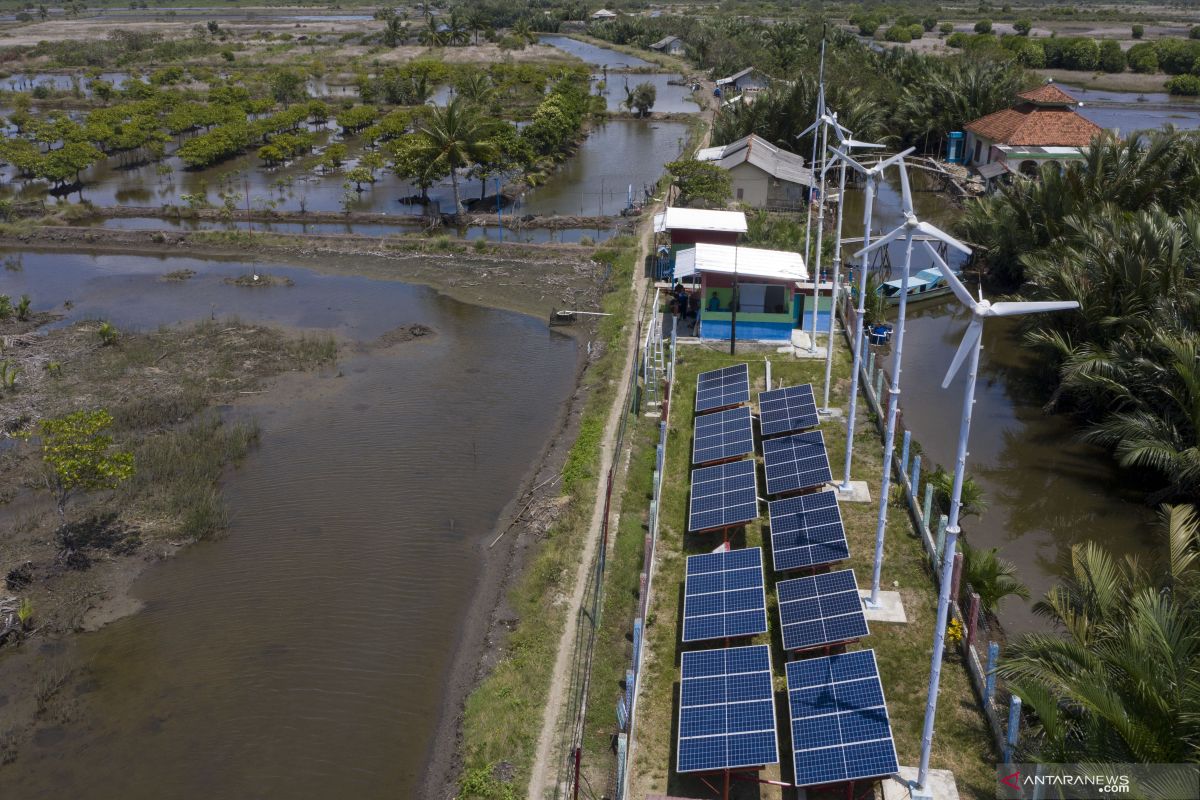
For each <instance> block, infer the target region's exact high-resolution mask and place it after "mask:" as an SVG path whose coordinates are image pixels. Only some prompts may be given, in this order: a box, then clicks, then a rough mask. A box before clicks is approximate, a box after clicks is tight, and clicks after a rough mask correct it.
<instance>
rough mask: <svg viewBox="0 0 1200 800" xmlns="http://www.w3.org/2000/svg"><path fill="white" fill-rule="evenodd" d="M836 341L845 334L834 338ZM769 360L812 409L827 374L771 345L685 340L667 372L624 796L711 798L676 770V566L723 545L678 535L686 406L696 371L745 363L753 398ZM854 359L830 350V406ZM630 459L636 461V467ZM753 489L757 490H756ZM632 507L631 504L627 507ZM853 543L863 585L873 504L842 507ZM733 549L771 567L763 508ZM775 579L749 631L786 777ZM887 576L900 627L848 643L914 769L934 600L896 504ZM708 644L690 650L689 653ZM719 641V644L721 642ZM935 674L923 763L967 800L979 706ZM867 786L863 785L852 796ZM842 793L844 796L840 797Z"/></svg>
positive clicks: (878, 457) (989, 759) (859, 463)
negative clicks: (879, 685)
mask: <svg viewBox="0 0 1200 800" xmlns="http://www.w3.org/2000/svg"><path fill="white" fill-rule="evenodd" d="M838 343H839V344H841V341H840V340H839V341H838ZM764 357H765V358H769V359H770V360H771V366H772V382H773V385H774V386H776V387H778V386H780V385H790V384H797V383H807V382H811V383H812V384H813V386H814V388H815V390H816V392H817V400H818V404H820V400H821V392H822V386H823V379H824V361H808V360H797V359H795V358H792V357H790V356H782V355H778V354H776V353H775V352H774V350H773V348H772V349H768V350H763V349H759V350H751V349H749V348H746V347H739V353H738V355H737V356H730V355H729V352H728V346H727V345H725V346H723V347H715V346H714V347H709V346H704V345H692V346H687V347H681V348H680V349H679V358H678V361H677V364H676V369H675V381H676V382H675V386H674V390H673V393H672V398H671V401H672V408H671V419H670V432H669V435H668V440H669V447H668V452H667V456H666V467H665V476H664V477H665V480H664V490H663V501H662V503H663V504H662V519H661V523H660V539H659V544H658V552H657V559H658V563H657V566H656V568H657V570H658V572H657V573H656V577H655V582H654V597H653V598H652V605H651V612H650V614H649V615H648V619H647V630H646V636H647V656H646V663H645V667H644V670H645V671H644V673H643V678H642V679H643V681H644V686H643V694H642V697H641V700H640V702H639V705H638V717H639V718H638V721H637V725H636V734H635V740H636V749H635V752H634V761H633V764H632V783H631V792H630V796H631V797H645V796H646V795H647V794H648V793H667V794H671V795H677V796H683V797H705V796H710V795H711V794H712V792H711V790H710V789H708V787H706V786H705V785H704V784H703V783H702V782H701V781H699V780H697V779H696V778H694V777H689V776H681V775H678V774H676V772H675V771H674V762H675V745H674V743H675V737H676V723H677V713H678V708H677V702H678V689H679V684H678V680H679V662H680V653H681V651H682V649H683V647H682V646H681V644H680V638H681V637H680V633H681V622H680V606H681V602H682V598H683V583H684V567H685V559H686V557H687V556H688V555H692V554H695V553H703V552H708V551H710V550H712V549H713V548H715V547H716V546H717V545H719V544H720V543H721V539H720V534H704V535H698V536H693V535H690V534H686V530H687V502H688V489H689V483H690V468H691V464H690V460H691V443H692V435H691V431H692V424H693V405H694V399H695V387H696V376H697V374H698V373H700V372H703V371H706V370H710V369H716V368H719V367H723V366H729V365H731V364H734V363H737V362H739V361H744V362H748V363H749V365H750V377H751V389H752V391H751V395H752V397H756V396H757V392H758V391H761V390H762V389H764V388H765V368H764V363H763V360H764ZM849 362H850V356H849V353H848V352H847V350H846V349H845V348H844V347H839V349H838V351H837V352H836V353H835V362H834V389H833V394H832V398H831V404H832V405H835V406H839V407H841V408H843V409H845V406H846V397H847V392H848V390H849V374H850V363H849ZM859 419H860V420H861V423H860V425H859V426H858V430H857V433H856V445H855V463H854V469H853V477H854V478H855V479H858V480H865V481H867V483H868V484H869V485H870V486H871V490H872V494H873V495H877V493H878V487H879V481H880V477H881V464H882V461H883V452H882V451H883V448H882V446H881V443H880V437H879V436H878V435H877V433H876V430H875V427H874V424H873V422H872V421H871V419H870V415H869V413H867V412H866V410H865V403H861V402H860V405H859ZM844 426H845V422H844V420H843V419H841V418H838V419H834V420H831V421H829V422H826V423H825V424H823V425H822V426H821V430H822V431H823V432H824V434H825V444H826V447H827V448H828V451H829V455H830V461H831V465H832V466H833V469H834V475H835V477H837V476H838V475H840V469H841V464H842V462H843V459H844V455H845V437H844V430H845V427H844ZM635 466H637V465H636V462H635ZM759 493H760V496H762V495H764V494H765V487H764V486H762V485H761V480H760V487H759ZM627 510H628V509H627ZM841 510H842V517H843V519H844V520H845V525H846V532H847V537H848V539H849V543H850V560H849V562H848V563H847V564H846V565H845V566H848V567H851V568H853V569H854V570H855V575H856V576H857V578H858V584H859V586H860V587H861V588H867V587H869V585H870V580H871V562H872V557H873V553H874V536H875V525H876V517H877V513H878V505H877V502H872V503H861V504H854V503H843V504H841ZM732 542H733V544H734V546H736V547H743V546H744V547H765V549H766V550H767V553H768V562H769V550H770V547H769V529H768V525H767V517H766V509H765V508H763V515H762V516H761V517H760V518H759V520H758V521H756V522H755V523H752V524H750V525H749V526H747V527H746V529H745V531H744V533H741V532H739V533H738V534H737V535H736V536H735V537H734V539H733V540H732ZM778 577H779V576H777V575H776V574H775V573H773V571H772V570H771V569H770V567H768V569H767V604H768V619H769V621H770V625H771V630H770V631H768V633H767V634H764V635H762V636H759V637H757V638H756V639H755V640H754V642H752V643H754V644H769V645H771V647H772V663H773V665H774V667H775V671H776V679H775V685H776V690H777V695H776V700H777V716H778V719H779V720H780V724H779V746H780V755H781V763H780V764H779V765H777V766H772V767H769V768H768V769H767V770H766V771H765V772H764V773H763V775H762V777H764V778H772V779H777V780H782V781H785V782H788V783H790V782H791V780H792V758H791V750H790V747H791V741H790V734H789V727H788V725H787V723H786V719H787V692H786V681H785V678H784V669H783V665H784V663H785V661H786V658H785V654H784V651H783V649H782V646H781V642H780V637H779V629H778V623H779V617H778V612H777V609H776V608H775V602H776V601H775V593H774V591H773V587H774V584H775V582H776V580H777V578H778ZM883 581H884V585H885V587H886V588H889V589H891V588H894V587H893V583H894V584H895V587H898V589H899V591H900V592H901V594H902V595H903V598H904V607H905V611H906V613H907V615H908V620H909V621H908V623H907V624H905V625H894V624H885V623H879V622H876V623H871V624H870V628H871V634H870V636H868V637H867V638H865V639H864V640H863V641H862V642H861V643H860V644H858V645H852V648H853V649H859V648H874V650H875V654H876V658H877V660H878V662H879V669H880V673H881V675H882V678H883V686H884V693H885V695H886V697H887V701H888V710H889V713H890V716H891V721H892V728H893V731H894V734H895V738H896V749H897V752H898V754H899V758H900V764H901V765H904V766H909V765H911V766H916V764H917V763H918V760H919V754H920V739H921V725H922V722H923V719H924V712H925V688H926V685H927V681H928V676H929V659H930V654H931V652H932V647H933V642H932V640H933V630H932V628H933V623H934V620H935V617H936V603H937V596H936V594H935V591H934V587H933V582H932V577H931V574H930V571H929V568H928V567H927V561H926V559H925V555H924V551H923V550H922V548H921V543H920V540H919V539H918V538H917V537H916V535H915V534H914V533H913V532H912V530H911V526H910V522H909V518H908V515H907V513H906V511H905V509H904V508H903V507H902V506H901V505H898V504H893V505H892V508H891V510H890V511H889V514H888V537H887V544H886V550H885V560H884V570H883ZM711 646H714V645H713V644H712V643H709V644H708V645H697V646H696V649H707V648H708V647H711ZM718 646H719V645H718ZM952 658H953V661H952V662H951V663H949V664H947V665H946V668H944V669H943V672H942V683H941V698H940V701H939V705H938V718H937V728H936V734H935V737H934V745H933V755H932V759H931V764H932V766H933V768H935V769H939V768H940V769H949V770H952V771H953V772H954V773H955V776H956V778H957V781H958V790H959V793H960V794H961V795H962V796H963V797H978V798H982V797H989V798H990V797H993V796H994V789H993V785H994V780H995V778H994V771H993V764H994V763H995V759H994V756H993V754H992V751H991V744H990V740H989V736H988V733H987V728H986V723H985V722H984V719H983V715H982V712H980V711H979V709H978V706H977V701H976V698H975V695H974V694H973V691H972V689H971V685H970V681H969V678H968V675H967V672H966V668H965V666H963V665H962V664H961V663H960V662H959V661H958V656H957V655H955V656H953V657H952ZM733 788H734V792H735V796H739V797H741V796H746V797H757V796H765V797H777V796H780V792H781V790H780V789H778V788H775V787H770V786H766V785H756V784H752V783H738V782H734V783H733ZM864 791H866V792H868V793H869V787H867V786H861V787H859V792H860V793H861V792H864ZM838 796H839V797H840V796H843V795H841V794H840V793H838Z"/></svg>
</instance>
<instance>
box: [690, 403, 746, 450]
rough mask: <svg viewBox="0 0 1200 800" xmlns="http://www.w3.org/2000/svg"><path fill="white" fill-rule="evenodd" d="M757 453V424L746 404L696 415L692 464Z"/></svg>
mask: <svg viewBox="0 0 1200 800" xmlns="http://www.w3.org/2000/svg"><path fill="white" fill-rule="evenodd" d="M753 452H754V425H753V423H752V422H751V421H750V409H749V408H747V407H746V406H740V407H738V408H731V409H729V410H727V411H718V412H717V413H715V414H705V415H704V416H701V417H696V435H695V438H694V440H693V444H692V463H693V464H707V463H709V462H710V461H721V460H724V459H728V458H741V457H742V456H744V455H747V454H749V453H753Z"/></svg>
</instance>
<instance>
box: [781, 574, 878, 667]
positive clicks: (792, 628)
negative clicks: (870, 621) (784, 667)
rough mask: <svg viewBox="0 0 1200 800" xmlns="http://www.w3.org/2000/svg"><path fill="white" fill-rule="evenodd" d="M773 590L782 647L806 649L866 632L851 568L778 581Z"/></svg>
mask: <svg viewBox="0 0 1200 800" xmlns="http://www.w3.org/2000/svg"><path fill="white" fill-rule="evenodd" d="M775 592H776V594H777V596H778V598H779V621H780V623H782V626H783V649H784V650H807V649H809V648H813V647H822V646H825V645H831V644H840V643H842V642H849V641H851V640H853V639H861V638H862V637H864V636H866V635H867V632H868V631H867V618H866V615H865V614H864V613H863V605H862V600H861V599H860V598H859V596H858V581H856V580H855V579H854V570H852V569H843V570H839V571H837V572H827V573H825V574H824V575H812V576H809V577H806V578H795V579H793V580H790V581H781V582H780V583H778V584H776V586H775Z"/></svg>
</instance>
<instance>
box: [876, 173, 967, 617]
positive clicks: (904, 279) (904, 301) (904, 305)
mask: <svg viewBox="0 0 1200 800" xmlns="http://www.w3.org/2000/svg"><path fill="white" fill-rule="evenodd" d="M900 191H901V203H902V210H903V212H904V222H902V223H900V226H899V227H898V228H896V229H894V230H893V231H891V232H890V233H888V234H887V235H885V236H884V237H883V238H882V239H879V240H878V241H875V242H872V243H871V244H870V245H868V246H866V247H864V248H863V249H862V250H860V251H859V252H858V255H864V256H865V255H866V254H868V253H871V252H873V251H875V250H879V249H880V248H883V247H887V246H888V245H890V244H891V243H892V242H894V241H896V240H897V239H900V238H903V239H904V267H903V272H902V273H901V278H900V307H899V309H898V310H897V320H896V333H895V337H894V340H893V341H894V343H895V344H894V348H895V357H894V359H893V364H892V384H891V387H890V388H889V389H888V407H887V428H886V429H885V431H884V436H883V481H882V483H881V484H880V487H879V518H878V520H877V522H876V525H875V565H874V568H873V570H872V573H871V597H870V599H869V600H868V601H867V607H868V608H878V607H879V578H880V574H881V573H882V571H883V538H884V531H885V529H886V528H887V512H888V500H889V496H888V495H889V492H890V490H891V484H892V455H893V454H894V453H895V450H896V412H897V410H898V409H899V406H900V370H901V366H902V362H903V356H904V322H905V316H906V314H907V311H908V277H909V275H908V274H909V269H910V268H911V267H912V249H913V238H914V237H915V236H917V235H918V234H922V235H924V237H925V238H926V240H928V239H935V240H937V241H940V242H945V243H946V244H948V245H950V246H951V247H953V248H955V249H957V250H961V251H962V252H964V253H967V254H969V253H970V252H971V251H970V250H969V249H968V248H967V246H966V245H965V244H963V243H962V242H960V241H958V240H957V239H955V238H954V237H953V236H951V235H950V234H948V233H945V232H944V231H942V230H941V229H940V228H938V227H936V226H934V225H931V224H929V223H928V222H921V221H920V220H918V219H917V217H916V215H915V214H914V213H913V201H912V188H911V187H910V186H909V182H908V170H907V169H905V165H904V163H903V162H901V164H900Z"/></svg>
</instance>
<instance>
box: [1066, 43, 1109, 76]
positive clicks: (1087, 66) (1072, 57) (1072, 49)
mask: <svg viewBox="0 0 1200 800" xmlns="http://www.w3.org/2000/svg"><path fill="white" fill-rule="evenodd" d="M1062 66H1063V67H1064V68H1065V69H1075V70H1093V69H1095V68H1096V67H1098V66H1100V45H1098V44H1096V41H1095V40H1094V39H1075V40H1074V41H1072V42H1071V43H1070V44H1068V45H1067V46H1066V47H1065V48H1063V54H1062Z"/></svg>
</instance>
